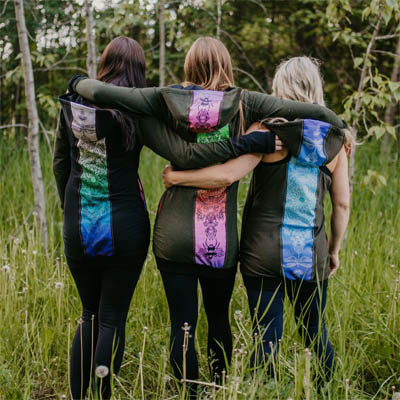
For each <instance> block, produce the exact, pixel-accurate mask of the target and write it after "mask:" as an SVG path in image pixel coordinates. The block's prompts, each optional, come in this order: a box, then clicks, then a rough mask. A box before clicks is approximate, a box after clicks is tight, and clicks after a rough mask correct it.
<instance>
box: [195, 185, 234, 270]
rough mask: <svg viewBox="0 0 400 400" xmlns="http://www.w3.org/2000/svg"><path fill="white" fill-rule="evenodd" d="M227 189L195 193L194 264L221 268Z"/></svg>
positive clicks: (223, 256) (224, 247) (201, 190)
mask: <svg viewBox="0 0 400 400" xmlns="http://www.w3.org/2000/svg"><path fill="white" fill-rule="evenodd" d="M226 197H227V189H226V188H220V189H208V190H206V189H200V190H198V191H197V196H196V205H195V215H194V241H195V262H196V264H201V265H208V266H211V267H214V268H222V267H223V266H224V262H225V253H226Z"/></svg>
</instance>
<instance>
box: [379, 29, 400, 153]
mask: <svg viewBox="0 0 400 400" xmlns="http://www.w3.org/2000/svg"><path fill="white" fill-rule="evenodd" d="M395 54H396V57H395V59H394V63H393V69H392V74H391V76H390V80H391V81H392V82H398V80H399V73H400V36H399V38H398V40H397V46H396V52H395ZM395 113H396V104H391V105H389V106H388V107H387V108H386V111H385V119H384V121H385V122H386V123H387V124H389V125H392V126H393V125H394V122H395ZM390 142H391V141H390V137H389V134H388V133H386V135H385V136H384V137H383V138H382V146H381V152H382V153H383V154H384V155H385V154H387V153H388V151H389V144H390Z"/></svg>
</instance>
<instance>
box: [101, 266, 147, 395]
mask: <svg viewBox="0 0 400 400" xmlns="http://www.w3.org/2000/svg"><path fill="white" fill-rule="evenodd" d="M142 266H143V262H142V261H140V262H139V263H138V264H136V263H135V264H133V265H132V264H131V265H124V266H118V267H111V268H104V270H103V273H102V280H101V297H100V303H99V334H98V339H97V345H96V350H95V355H94V365H95V368H96V367H97V366H100V365H104V366H106V367H108V369H109V374H108V375H107V376H106V377H105V378H103V381H102V382H101V388H102V390H101V392H102V399H108V398H110V396H111V387H110V376H111V373H115V374H116V373H118V371H119V368H120V366H121V363H122V357H123V353H124V349H125V324H126V318H127V315H128V311H129V305H130V303H131V300H132V296H133V292H134V290H135V288H136V284H137V282H138V280H139V276H140V272H141V270H142ZM98 386H99V385H98Z"/></svg>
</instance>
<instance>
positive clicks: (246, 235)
mask: <svg viewBox="0 0 400 400" xmlns="http://www.w3.org/2000/svg"><path fill="white" fill-rule="evenodd" d="M273 94H274V95H275V96H277V97H279V98H284V99H291V100H299V101H303V102H306V103H317V104H320V105H324V104H325V103H324V96H323V89H322V79H321V76H320V72H319V64H318V63H317V62H316V60H314V59H311V58H308V57H294V58H291V59H289V60H287V61H285V62H283V63H282V64H281V65H280V66H279V67H278V69H277V72H276V74H275V77H274V80H273ZM265 125H266V126H267V128H268V129H269V130H270V131H272V132H275V133H276V134H277V135H279V136H280V138H281V139H282V141H283V142H284V143H285V145H286V147H285V148H284V149H282V150H281V151H277V152H275V153H274V154H269V155H264V156H260V155H245V156H242V157H239V158H237V159H233V160H231V161H228V162H226V163H225V164H222V165H217V166H212V167H208V168H205V169H202V170H198V171H173V170H171V168H170V167H168V168H166V169H165V170H164V172H163V178H164V183H165V185H166V186H167V187H170V186H171V185H184V186H196V187H200V188H209V189H211V188H216V187H220V186H228V185H231V184H232V183H233V182H236V181H238V180H239V179H241V178H242V177H243V176H245V175H246V174H248V173H249V172H250V171H251V170H253V169H254V168H255V170H254V173H253V177H252V180H251V184H250V188H249V193H248V196H247V200H246V205H245V210H244V215H243V222H242V235H241V247H240V261H241V272H242V275H243V280H244V283H245V286H246V289H247V294H248V301H249V307H250V312H251V315H252V318H253V322H254V326H253V329H254V333H256V332H257V333H258V334H259V335H261V337H262V343H261V345H260V346H258V354H254V356H253V363H258V364H260V363H261V364H263V363H264V362H265V361H267V360H268V357H269V355H270V354H271V352H272V351H277V350H278V347H279V340H280V338H281V336H282V327H283V302H284V298H285V295H287V296H288V297H289V299H290V301H291V302H292V303H293V304H294V310H295V317H296V321H297V323H298V328H299V331H300V334H301V336H302V337H303V339H304V341H305V344H306V346H314V349H315V351H316V353H317V356H318V357H319V360H320V363H321V367H322V370H323V371H324V373H323V374H322V377H323V378H325V379H326V380H329V378H330V376H331V373H332V370H333V350H332V346H331V344H330V342H329V340H328V338H327V332H326V328H325V323H324V310H325V304H326V291H327V285H328V277H329V276H331V275H332V274H333V273H334V272H335V271H336V270H337V268H338V267H339V248H340V243H341V240H342V237H343V235H344V232H345V230H346V226H347V222H348V218H349V203H350V195H349V184H348V172H347V158H346V153H345V150H344V146H343V141H344V142H345V144H346V145H347V146H349V147H351V144H352V143H351V136H350V132H348V131H346V130H345V129H343V130H341V131H339V130H337V132H336V134H335V133H334V131H335V130H336V128H334V127H333V126H332V125H330V124H328V123H326V122H322V121H317V120H303V121H294V122H284V120H282V119H280V121H277V120H271V121H269V122H265ZM253 128H256V129H261V126H259V124H257V125H255V126H253V127H252V128H251V129H253ZM251 129H250V130H251ZM264 129H265V128H264ZM298 132H301V134H300V135H299V134H298ZM290 136H295V137H296V140H294V141H293V140H292V139H290ZM299 138H300V140H298V139H299ZM326 191H329V193H330V196H331V201H332V206H333V207H332V215H331V234H330V238H329V241H327V238H326V234H325V229H324V195H325V192H326ZM272 365H273V363H271V364H270V366H271V367H272Z"/></svg>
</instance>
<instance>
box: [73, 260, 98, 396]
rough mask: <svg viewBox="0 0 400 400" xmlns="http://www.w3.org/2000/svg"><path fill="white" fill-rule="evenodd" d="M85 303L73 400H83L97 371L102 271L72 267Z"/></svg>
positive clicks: (77, 340)
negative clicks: (96, 352)
mask: <svg viewBox="0 0 400 400" xmlns="http://www.w3.org/2000/svg"><path fill="white" fill-rule="evenodd" d="M70 271H71V274H72V276H73V278H74V280H75V283H76V287H77V288H78V292H79V296H80V298H81V301H82V308H83V311H82V316H81V321H80V323H79V324H78V328H77V329H76V333H75V336H74V339H73V341H72V349H71V359H70V389H71V394H72V399H73V400H77V399H83V398H84V397H85V394H86V391H87V389H88V386H89V382H90V377H91V372H92V371H93V369H94V365H93V358H94V349H95V348H96V343H97V335H98V308H99V301H100V293H101V272H98V271H97V270H91V269H87V268H85V266H84V265H82V266H76V265H74V266H73V268H70Z"/></svg>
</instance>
